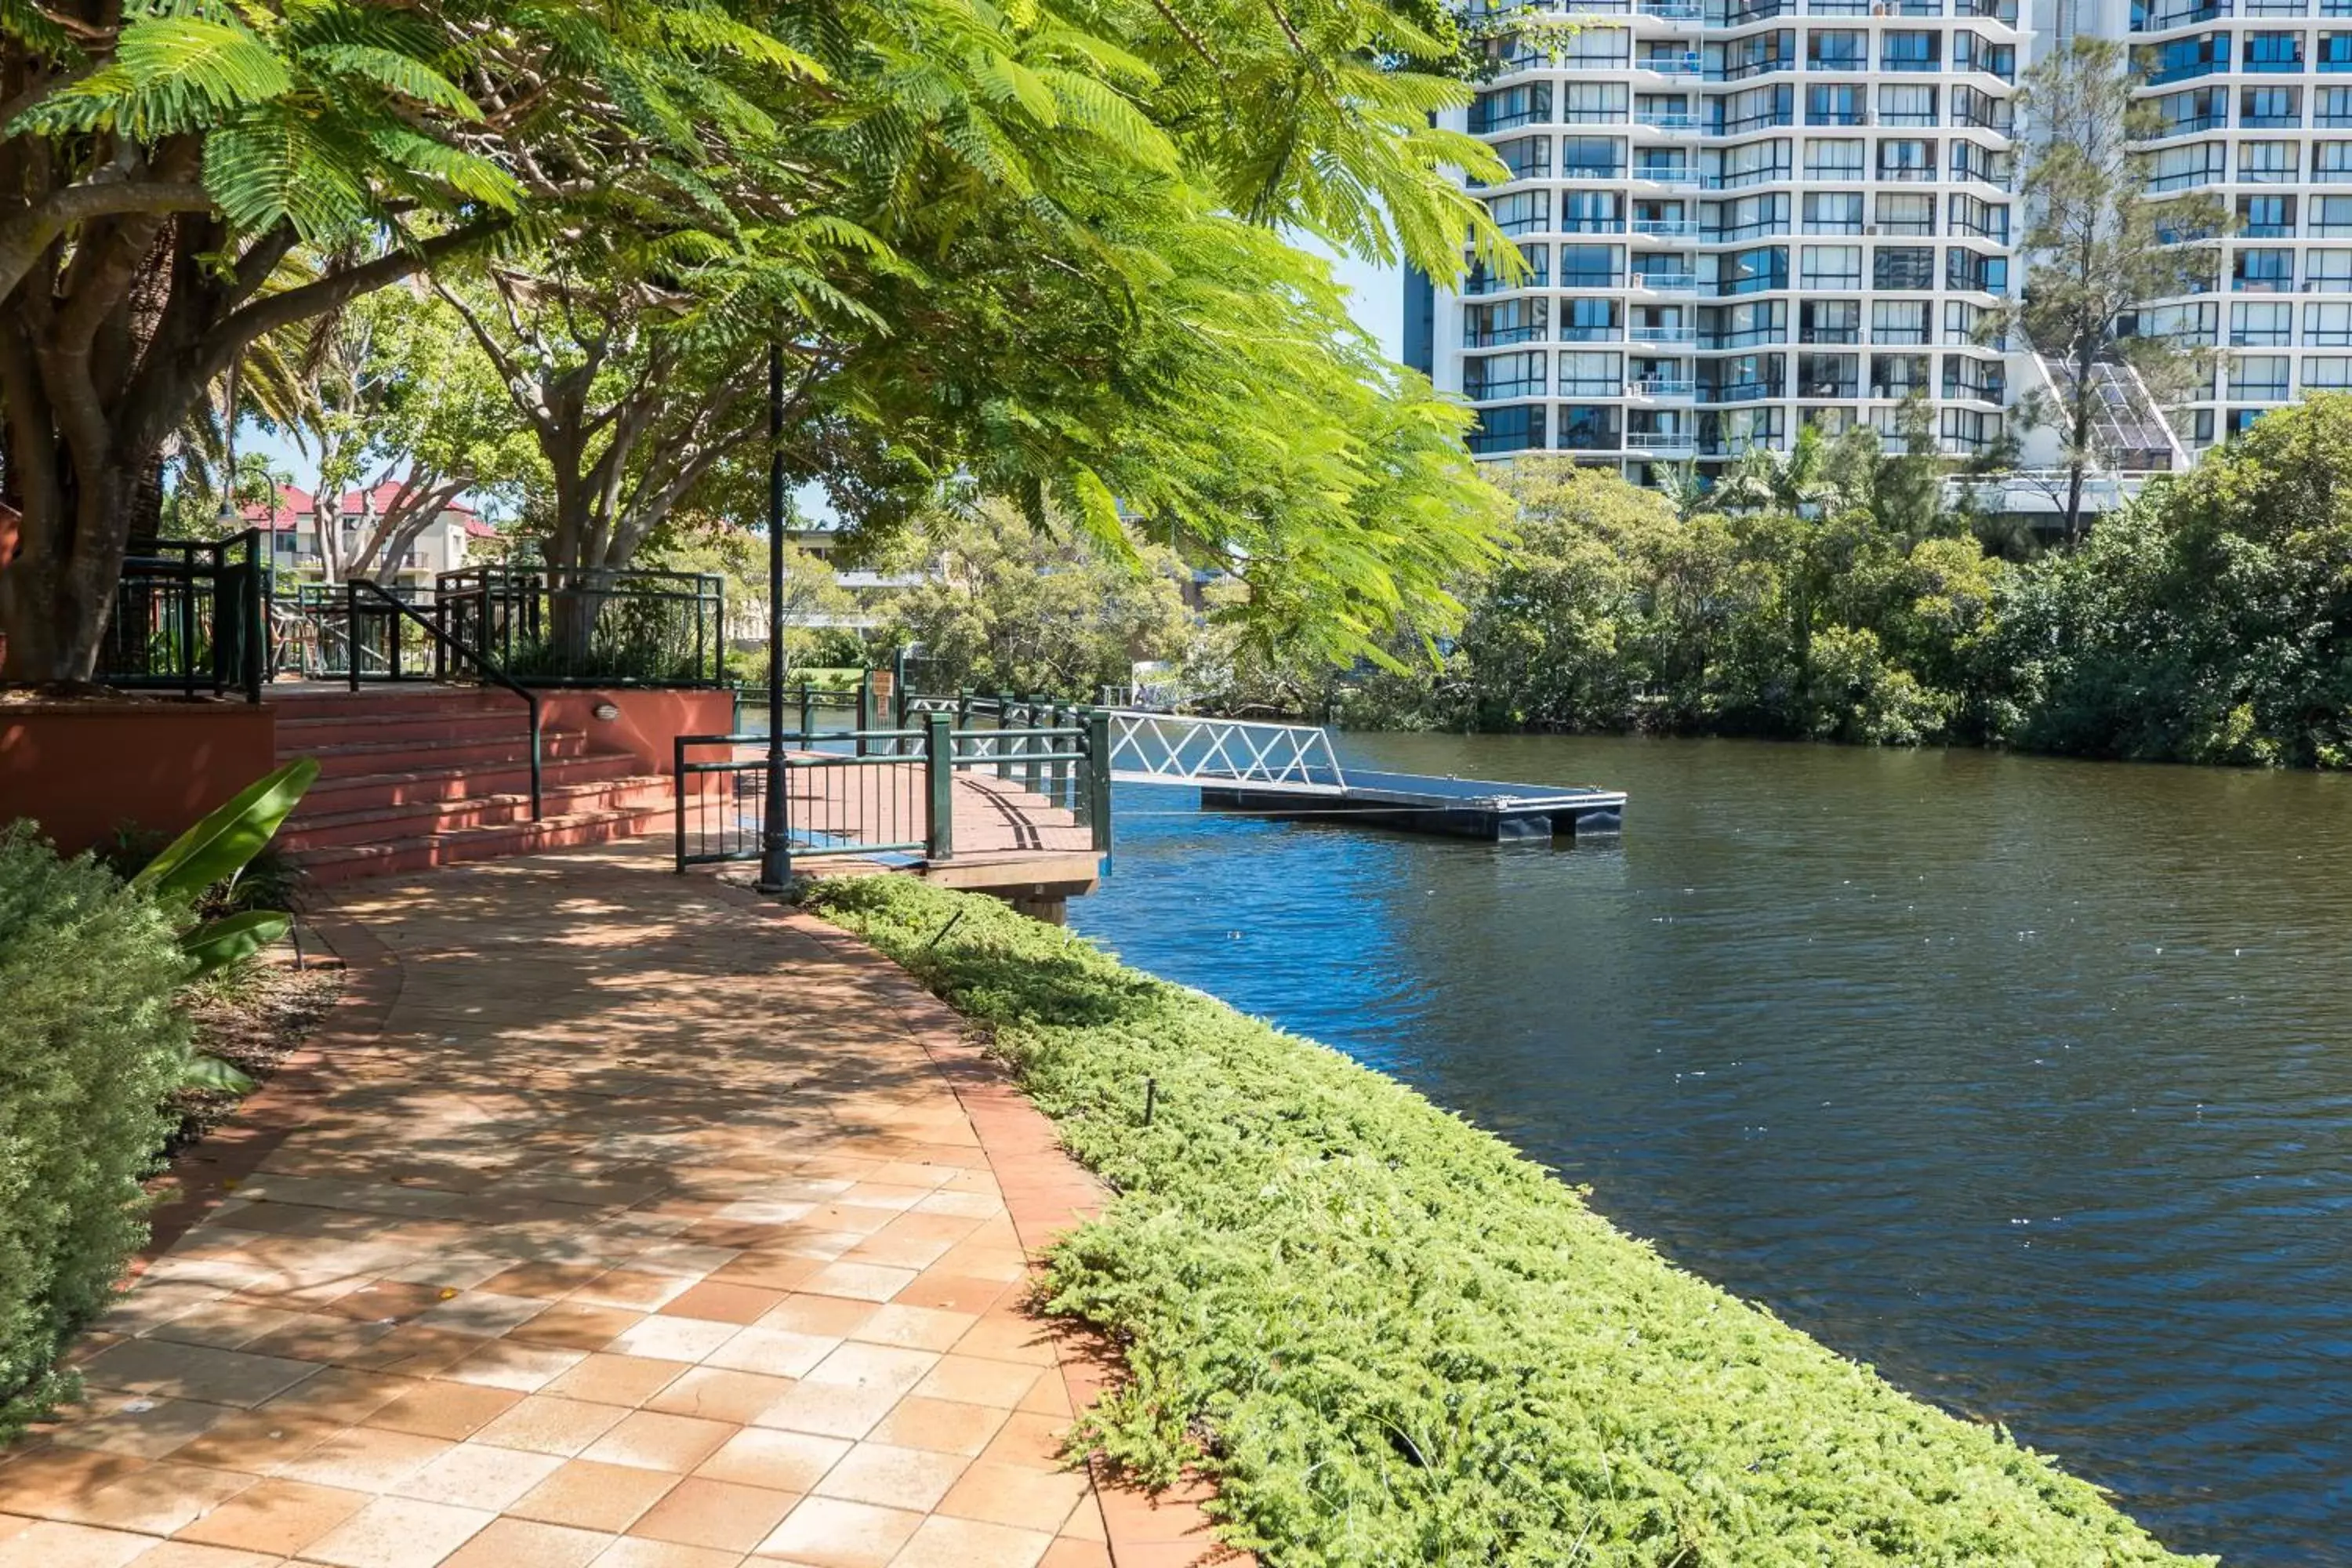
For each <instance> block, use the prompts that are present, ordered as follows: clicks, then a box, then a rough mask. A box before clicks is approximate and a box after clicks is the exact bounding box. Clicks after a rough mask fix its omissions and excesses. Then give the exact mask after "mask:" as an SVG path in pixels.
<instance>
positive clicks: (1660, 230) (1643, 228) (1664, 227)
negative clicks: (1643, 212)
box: [1633, 217, 1698, 239]
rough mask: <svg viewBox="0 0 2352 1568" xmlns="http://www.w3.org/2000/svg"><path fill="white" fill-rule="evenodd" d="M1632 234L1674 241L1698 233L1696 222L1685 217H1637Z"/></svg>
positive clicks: (1694, 219)
mask: <svg viewBox="0 0 2352 1568" xmlns="http://www.w3.org/2000/svg"><path fill="white" fill-rule="evenodd" d="M1633 232H1634V233H1635V234H1646V235H1650V236H1653V237H1657V238H1661V239H1674V238H1678V237H1683V236H1686V235H1694V234H1696V233H1697V232H1698V220H1697V219H1696V218H1687V217H1637V218H1635V219H1634V220H1633Z"/></svg>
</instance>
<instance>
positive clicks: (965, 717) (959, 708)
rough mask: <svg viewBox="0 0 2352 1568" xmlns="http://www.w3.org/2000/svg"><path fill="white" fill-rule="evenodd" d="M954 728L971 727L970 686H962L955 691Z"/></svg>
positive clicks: (964, 728) (963, 728) (965, 728)
mask: <svg viewBox="0 0 2352 1568" xmlns="http://www.w3.org/2000/svg"><path fill="white" fill-rule="evenodd" d="M956 728H957V729H959V730H969V729H971V687H969V686H966V687H962V688H961V689H958V690H957V692H956Z"/></svg>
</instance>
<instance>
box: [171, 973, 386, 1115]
mask: <svg viewBox="0 0 2352 1568" xmlns="http://www.w3.org/2000/svg"><path fill="white" fill-rule="evenodd" d="M342 989H343V971H342V966H341V963H316V962H313V963H307V964H305V965H304V966H303V967H301V968H299V969H298V968H296V967H295V966H294V963H293V952H292V950H291V949H290V948H288V949H284V950H281V951H278V952H270V953H267V954H264V955H262V956H261V957H260V958H258V959H257V960H255V961H254V962H253V963H248V964H247V965H246V966H245V967H243V968H242V969H239V970H236V971H234V972H232V973H226V974H223V975H218V976H215V978H213V979H210V980H206V981H202V982H200V983H198V984H196V985H195V986H194V987H193V988H192V989H191V990H190V991H189V993H188V995H187V1005H186V1011H187V1015H188V1017H189V1020H190V1022H192V1023H193V1024H194V1026H195V1044H196V1048H197V1049H198V1050H200V1051H204V1052H206V1053H207V1054H209V1055H212V1056H215V1057H218V1058H220V1059H221V1060H222V1061H225V1062H226V1063H227V1064H228V1065H229V1066H231V1067H233V1068H236V1069H237V1070H238V1071H239V1072H241V1073H243V1074H245V1075H246V1077H247V1078H249V1079H253V1080H254V1086H255V1089H258V1088H259V1087H260V1086H261V1085H263V1084H266V1083H268V1081H269V1079H270V1077H271V1075H273V1074H274V1073H276V1072H277V1070H278V1064H279V1063H281V1062H283V1061H284V1060H285V1059H286V1058H288V1057H289V1056H290V1055H292V1054H293V1053H294V1052H295V1051H297V1050H299V1049H300V1048H301V1047H302V1046H303V1044H304V1042H306V1041H307V1040H309V1039H310V1037H311V1036H312V1035H314V1034H316V1033H317V1032H318V1029H319V1025H320V1021H321V1020H323V1019H324V1018H325V1017H326V1016H327V1014H328V1012H329V1010H330V1009H331V1008H332V1007H333V1006H334V1005H335V998H336V997H338V996H340V995H341V994H342ZM252 1092H254V1090H253V1089H247V1090H245V1091H243V1092H242V1093H230V1092H228V1091H226V1090H220V1089H181V1090H180V1091H179V1092H178V1093H177V1094H176V1095H174V1096H173V1101H172V1104H173V1110H177V1111H178V1112H179V1113H180V1125H179V1128H178V1130H177V1131H174V1132H173V1134H172V1139H171V1142H169V1143H168V1144H166V1145H165V1147H164V1149H163V1159H164V1160H166V1161H169V1160H171V1159H173V1158H174V1157H176V1156H177V1155H178V1154H179V1153H180V1152H182V1151H183V1150H184V1149H187V1148H189V1147H191V1146H192V1145H194V1144H196V1143H199V1142H203V1141H204V1139H205V1137H206V1136H207V1135H209V1134H210V1133H211V1132H212V1131H213V1129H214V1128H215V1127H217V1126H219V1125H220V1124H221V1123H222V1122H224V1121H228V1120H229V1119H231V1118H232V1117H234V1116H235V1115H236V1108H237V1107H238V1105H240V1104H242V1103H243V1102H244V1100H245V1098H246V1095H247V1094H250V1093H252Z"/></svg>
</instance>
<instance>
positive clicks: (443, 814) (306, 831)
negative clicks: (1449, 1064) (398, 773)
mask: <svg viewBox="0 0 2352 1568" xmlns="http://www.w3.org/2000/svg"><path fill="white" fill-rule="evenodd" d="M669 800H670V782H669V780H667V778H664V777H662V776H661V775H659V774H657V773H635V774H628V775H625V776H623V777H620V778H614V779H604V780H592V781H586V782H582V783H574V784H547V785H543V786H542V788H541V805H542V806H543V807H544V808H545V811H546V813H547V816H550V817H557V816H577V815H580V814H582V813H586V812H596V811H642V810H650V809H658V808H659V807H661V806H664V805H667V804H668V803H669ZM305 804H306V805H307V804H308V803H307V802H306V803H305ZM529 821H530V793H529V790H528V788H525V789H524V790H520V791H516V792H513V793H510V794H488V793H470V794H467V795H463V796H460V797H458V798H457V799H454V800H433V801H417V802H413V803H410V804H405V805H381V806H374V807H370V808H364V809H359V810H350V811H329V812H310V813H305V814H304V815H302V816H297V817H296V818H295V819H294V820H292V821H290V822H289V823H288V824H287V825H286V826H285V827H284V828H283V829H282V830H280V832H279V834H278V842H280V843H281V844H283V845H284V846H285V847H287V848H288V849H289V850H292V851H294V852H295V853H297V854H301V853H304V852H306V851H310V850H313V849H322V848H327V847H338V846H347V845H354V844H375V843H385V842H391V841H395V840H399V839H404V838H415V837H425V836H429V835H433V834H443V833H453V832H456V831H457V830H459V829H461V828H467V827H488V826H500V825H504V824H509V823H519V822H529Z"/></svg>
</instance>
